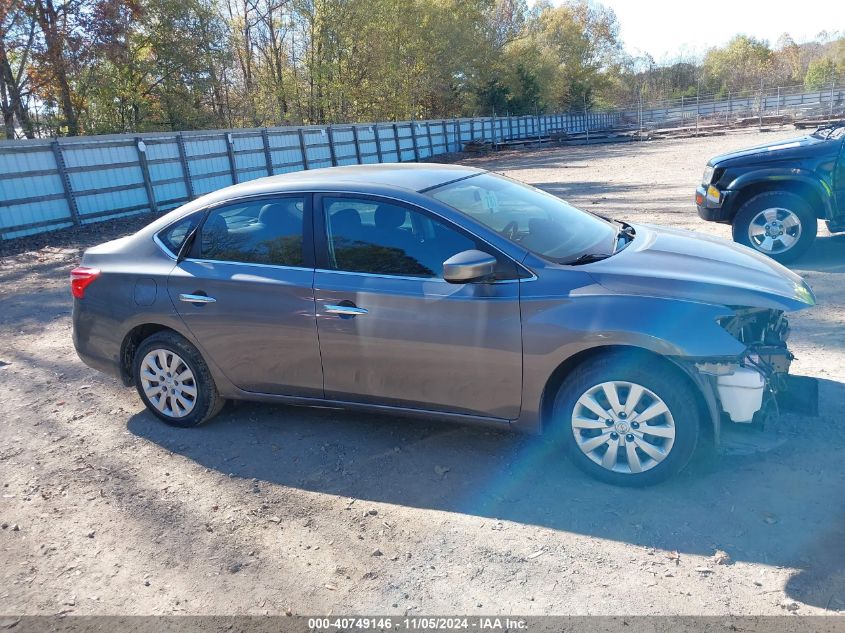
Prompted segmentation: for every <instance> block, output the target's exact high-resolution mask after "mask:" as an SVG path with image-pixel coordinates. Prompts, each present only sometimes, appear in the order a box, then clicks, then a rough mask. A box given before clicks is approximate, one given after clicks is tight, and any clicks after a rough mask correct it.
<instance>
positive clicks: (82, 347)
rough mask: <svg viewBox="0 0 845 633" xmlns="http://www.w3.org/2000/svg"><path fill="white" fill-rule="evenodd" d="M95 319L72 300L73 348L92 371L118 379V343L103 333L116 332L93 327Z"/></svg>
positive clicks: (119, 376)
mask: <svg viewBox="0 0 845 633" xmlns="http://www.w3.org/2000/svg"><path fill="white" fill-rule="evenodd" d="M95 323H96V319H95V317H94V315H93V314H91V313H90V312H88V311H87V310H86V309H85V308H84V307H83V306H82V305H81V304H80V301H79V299H74V300H73V347H74V349H75V350H76V354H77V355H78V356H79V358H80V359H81V360H82V362H83V363H85V364H86V365H88V366H89V367H90V368H92V369H96V370H97V371H101V372H103V373H105V374H109V375H111V376H114V377H115V378H120V379H122V377H121V373H120V343H119V342H118V341H115V340H113V339H112V338H111V337H110V336H108V335H106V334H105V333H111V332H116V331H117V327H116V324H111V327H110V328H109V327H106V328H103V327H95Z"/></svg>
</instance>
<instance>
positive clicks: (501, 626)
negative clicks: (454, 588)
mask: <svg viewBox="0 0 845 633" xmlns="http://www.w3.org/2000/svg"><path fill="white" fill-rule="evenodd" d="M527 625H528V623H527V622H526V621H525V620H524V619H520V618H509V617H504V618H501V617H483V616H476V617H472V618H466V617H455V618H449V617H402V618H388V617H369V618H368V617H354V618H343V617H334V618H309V619H308V628H309V629H311V630H315V631H332V630H346V631H348V630H375V631H379V630H382V631H384V630H390V629H397V630H399V629H407V630H412V631H430V630H433V631H444V630H473V629H475V630H479V631H505V630H507V631H514V630H520V629H525V628H527Z"/></svg>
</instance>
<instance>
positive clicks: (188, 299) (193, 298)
mask: <svg viewBox="0 0 845 633" xmlns="http://www.w3.org/2000/svg"><path fill="white" fill-rule="evenodd" d="M179 301H184V302H185V303H215V302H216V301H217V299H215V298H214V297H209V296H208V295H188V294H181V295H179Z"/></svg>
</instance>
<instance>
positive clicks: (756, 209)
mask: <svg viewBox="0 0 845 633" xmlns="http://www.w3.org/2000/svg"><path fill="white" fill-rule="evenodd" d="M817 231H818V222H817V220H816V216H815V214H814V213H813V210H812V209H811V208H810V205H809V204H807V203H806V202H805V201H804V200H803V199H802V198H801V197H800V196H798V195H796V194H794V193H789V192H787V191H767V192H765V193H761V194H758V195H756V196H754V197H753V198H751V199H750V200H748V201H747V202H746V203H745V204H743V205H742V206H741V207H740V208H739V211H737V214H736V217H735V218H734V221H733V238H734V241H736V242H739V243H740V244H744V245H745V246H750V247H751V248H753V249H754V250H756V251H758V252H760V253H763V254H764V255H768V256H769V257H771V258H772V259H774V260H776V261H778V262H781V263H786V262H791V261H794V260H795V259H797V258H798V257H800V256H801V255H803V254H804V252H805V251H806V250H807V249H808V248H810V245H811V244H812V243H813V240H814V239H815V238H816V232H817Z"/></svg>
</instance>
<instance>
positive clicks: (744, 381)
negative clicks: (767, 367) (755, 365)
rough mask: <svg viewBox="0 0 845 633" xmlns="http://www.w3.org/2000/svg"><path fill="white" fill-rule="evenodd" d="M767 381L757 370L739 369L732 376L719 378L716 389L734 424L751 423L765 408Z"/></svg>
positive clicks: (723, 407)
mask: <svg viewBox="0 0 845 633" xmlns="http://www.w3.org/2000/svg"><path fill="white" fill-rule="evenodd" d="M765 386H766V381H765V380H764V379H763V376H762V375H761V374H760V372H758V371H757V370H756V369H749V368H748V367H739V368H738V369H737V370H736V371H735V372H734V373H732V374H731V375H730V376H719V378H718V380H717V381H716V387H717V388H718V390H719V399H720V400H721V401H722V409H724V411H725V413H727V414H728V415H729V416H730V418H731V421H733V422H751V419H752V418H753V417H754V414H755V413H757V412H758V411H759V410H760V407H761V406H763V389H764V388H765Z"/></svg>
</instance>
